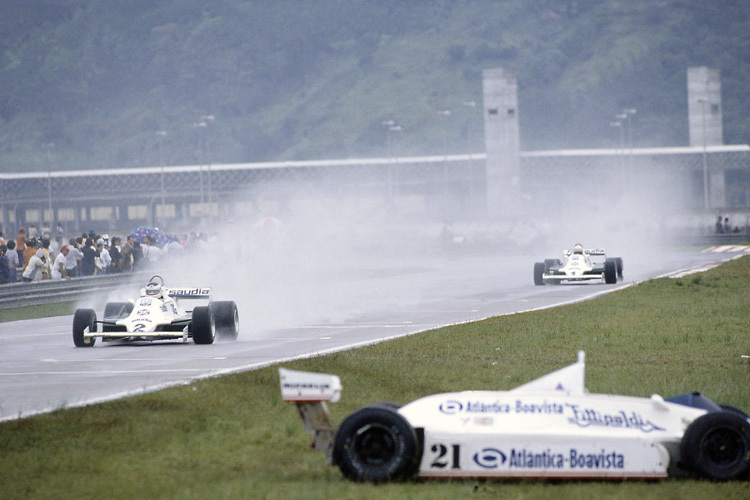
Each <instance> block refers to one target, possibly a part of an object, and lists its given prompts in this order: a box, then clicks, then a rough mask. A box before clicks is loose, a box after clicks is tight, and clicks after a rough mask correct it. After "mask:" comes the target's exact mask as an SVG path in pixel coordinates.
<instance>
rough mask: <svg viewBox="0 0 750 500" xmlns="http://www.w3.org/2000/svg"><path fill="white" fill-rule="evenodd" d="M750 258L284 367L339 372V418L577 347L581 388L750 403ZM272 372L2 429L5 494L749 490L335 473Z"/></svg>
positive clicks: (594, 494) (655, 494)
mask: <svg viewBox="0 0 750 500" xmlns="http://www.w3.org/2000/svg"><path fill="white" fill-rule="evenodd" d="M749 282H750V257H743V258H741V259H737V260H734V261H731V262H728V263H725V264H724V265H722V266H720V267H719V268H716V269H714V270H711V271H708V272H706V273H704V274H701V275H695V276H688V277H685V278H682V279H659V280H651V281H647V282H645V283H642V284H640V285H637V286H634V287H630V288H628V289H624V290H621V291H618V292H615V293H612V294H609V295H606V296H604V297H601V298H598V299H596V300H593V301H589V302H585V303H579V304H574V305H569V306H565V307H561V308H557V309H554V310H545V311H539V312H533V313H523V314H515V315H510V316H503V317H497V318H491V319H488V320H485V321H481V322H476V323H470V324H465V325H460V326H454V327H449V328H441V329H438V330H434V331H430V332H425V333H422V334H419V335H416V336H412V337H408V338H404V339H399V340H395V341H390V342H387V343H383V344H379V345H376V346H371V347H367V348H362V349H358V350H355V351H347V352H341V353H337V354H333V355H329V356H325V357H320V358H312V359H307V360H300V361H296V362H292V363H286V364H285V366H286V367H288V368H293V369H299V370H310V371H320V372H328V373H335V374H338V375H339V376H340V377H341V380H342V383H343V386H344V393H343V397H342V400H341V401H340V402H339V403H336V404H333V405H330V409H331V413H332V415H333V418H334V421H336V422H340V421H341V420H342V419H343V418H344V417H345V416H346V415H347V414H349V413H350V412H351V411H353V410H355V409H356V408H358V407H360V406H363V405H366V404H369V403H372V402H376V401H396V402H407V401H410V400H412V399H415V398H418V397H420V396H424V395H426V394H429V393H434V392H442V391H454V390H463V389H510V388H512V387H514V386H515V385H517V384H520V383H522V382H526V381H529V380H531V379H532V378H534V377H536V376H539V375H542V374H544V373H547V372H548V371H550V370H551V369H553V368H558V367H562V366H565V365H568V364H570V363H572V362H574V361H575V356H576V351H577V350H579V349H584V350H585V351H586V354H587V372H586V386H587V388H588V389H589V390H590V391H592V392H612V393H617V394H631V395H637V396H649V395H651V394H652V393H659V394H662V395H664V396H671V395H675V394H679V393H684V392H688V391H694V390H700V391H702V392H703V393H704V394H706V395H707V396H709V397H710V398H712V399H714V400H715V401H717V402H720V403H728V404H732V405H735V406H738V407H741V408H744V409H746V410H747V409H750V394H749V393H748V387H750V383H749V382H750V363H748V362H747V360H742V359H741V358H740V355H741V354H750V336H749V335H748V333H747V332H749V331H750V314H748V311H750V294H748V293H747V288H748V283H749ZM276 368H277V367H270V368H266V369H261V370H257V371H252V372H246V373H241V374H237V375H232V376H228V377H222V378H217V379H212V380H205V381H201V382H196V383H193V384H190V385H187V386H183V387H177V388H173V389H169V390H165V391H161V392H158V393H152V394H146V395H142V396H138V397H131V398H127V399H123V400H118V401H114V402H109V403H105V404H100V405H94V406H90V407H85V408H75V409H69V410H59V411H56V412H54V413H51V414H46V415H37V416H34V417H30V418H26V419H22V420H16V421H10V422H4V423H1V424H0V492H2V493H0V497H2V498H97V497H101V498H209V497H210V498H268V499H284V500H288V499H297V498H306V499H318V498H319V499H323V498H325V499H329V498H331V499H339V498H351V499H369V498H389V499H391V498H395V499H402V498H403V499H420V498H424V499H436V498H445V499H455V498H504V499H505V498H510V499H515V498H518V499H537V498H538V499H547V498H565V499H568V498H569V499H578V498H580V499H591V498H596V499H602V498H618V499H619V498H622V499H630V498H638V499H639V500H645V499H664V498H675V499H677V498H701V499H702V500H710V499H722V500H728V499H746V498H748V491H749V489H748V483H747V482H730V483H713V482H709V481H700V480H690V479H668V480H664V481H544V480H487V481H483V480H416V481H410V482H405V483H396V484H387V485H378V486H375V485H370V484H356V483H352V482H349V481H347V480H344V479H343V477H342V476H341V474H340V472H339V471H338V469H336V468H333V467H330V466H328V465H327V464H326V461H325V458H324V456H323V455H322V454H321V453H319V452H316V451H313V450H311V449H310V446H309V443H310V442H311V440H312V437H311V436H310V435H308V434H306V433H305V432H304V430H303V428H302V423H301V421H300V420H299V417H298V415H297V411H296V409H295V407H294V406H293V405H292V404H288V403H284V402H282V401H281V398H280V395H279V384H278V375H277V371H276Z"/></svg>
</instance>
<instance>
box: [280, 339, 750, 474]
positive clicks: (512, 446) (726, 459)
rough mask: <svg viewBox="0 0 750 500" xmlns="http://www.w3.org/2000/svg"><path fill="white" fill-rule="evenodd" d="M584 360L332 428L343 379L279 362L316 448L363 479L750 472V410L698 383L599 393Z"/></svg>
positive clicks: (367, 411) (376, 411)
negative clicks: (504, 386) (680, 391)
mask: <svg viewBox="0 0 750 500" xmlns="http://www.w3.org/2000/svg"><path fill="white" fill-rule="evenodd" d="M584 360H585V355H584V353H583V352H582V351H581V352H579V354H578V361H577V362H576V363H574V364H572V365H569V366H567V367H565V368H562V369H559V370H557V371H554V372H552V373H549V374H547V375H545V376H543V377H541V378H538V379H536V380H534V381H532V382H529V383H527V384H524V385H521V386H519V387H516V388H515V389H512V390H510V391H466V392H452V393H445V394H435V395H432V396H427V397H424V398H420V399H417V400H415V401H412V402H411V403H408V404H406V405H404V406H398V405H394V404H392V403H378V404H374V405H371V406H366V407H363V408H360V409H359V410H356V411H355V412H353V413H352V414H350V415H349V416H348V417H347V418H346V419H344V421H343V422H342V423H341V425H340V426H339V428H338V430H335V427H334V425H333V424H332V422H331V418H330V416H329V413H328V408H327V407H326V402H329V401H330V402H336V401H338V400H339V398H340V395H341V381H340V380H339V378H338V377H337V376H335V375H325V374H316V373H307V372H299V371H292V370H286V369H283V368H281V369H279V376H280V383H281V395H282V399H283V400H284V401H292V402H295V403H296V404H297V407H298V409H299V413H300V415H301V417H302V419H303V420H304V424H305V429H306V430H307V431H308V432H311V433H314V434H315V441H314V443H313V447H314V448H316V449H319V450H322V451H324V452H325V453H326V455H327V456H328V459H329V463H330V464H331V465H337V466H338V467H339V468H340V469H341V472H342V473H343V475H344V476H345V477H347V478H349V479H352V480H355V481H372V482H384V481H390V480H397V479H407V478H410V477H414V476H418V477H421V478H432V477H435V478H496V477H514V478H521V477H536V478H575V479H581V478H638V479H654V478H666V477H668V476H688V475H694V476H698V477H705V478H709V479H713V480H730V479H747V478H748V474H749V472H750V419H748V416H747V414H745V413H744V412H743V411H742V410H739V409H737V408H734V407H731V406H726V405H724V406H721V405H717V404H715V403H714V402H712V401H711V400H709V399H708V398H706V397H704V396H702V395H701V394H700V393H692V394H684V395H681V396H676V397H673V398H670V399H663V398H662V397H661V396H659V395H656V394H654V395H653V396H651V397H650V398H641V397H631V396H617V395H609V394H591V393H588V392H587V391H586V390H585V389H584V368H585V365H584Z"/></svg>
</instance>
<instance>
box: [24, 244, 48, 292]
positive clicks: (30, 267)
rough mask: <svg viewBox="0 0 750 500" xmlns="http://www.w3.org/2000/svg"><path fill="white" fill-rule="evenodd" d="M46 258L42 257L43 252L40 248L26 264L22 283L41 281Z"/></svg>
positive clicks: (45, 266)
mask: <svg viewBox="0 0 750 500" xmlns="http://www.w3.org/2000/svg"><path fill="white" fill-rule="evenodd" d="M45 260H46V257H45V256H44V250H42V249H41V248H40V249H38V250H37V251H36V253H35V254H34V255H32V256H31V258H30V259H29V261H28V262H27V263H26V269H25V270H24V271H23V276H22V279H23V281H25V282H27V283H29V282H31V281H41V280H42V279H43V275H44V270H45V269H46V268H47V263H46V262H45Z"/></svg>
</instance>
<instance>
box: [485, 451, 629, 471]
mask: <svg viewBox="0 0 750 500" xmlns="http://www.w3.org/2000/svg"><path fill="white" fill-rule="evenodd" d="M472 460H473V461H474V463H475V464H477V465H478V466H480V467H482V468H484V469H497V468H498V467H501V466H506V462H507V468H509V469H564V468H568V469H590V470H606V469H624V468H625V456H624V455H623V454H622V453H618V452H617V451H608V450H605V449H603V448H602V449H601V451H599V452H598V453H584V452H581V451H580V450H577V449H575V448H570V449H569V450H568V451H567V452H559V451H552V450H551V449H550V448H547V449H546V450H542V451H537V450H529V449H526V448H521V449H516V448H511V449H510V451H509V452H504V451H502V450H499V449H497V448H483V449H481V450H480V451H478V452H477V453H475V454H474V456H473V457H472Z"/></svg>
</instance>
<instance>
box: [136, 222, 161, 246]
mask: <svg viewBox="0 0 750 500" xmlns="http://www.w3.org/2000/svg"><path fill="white" fill-rule="evenodd" d="M130 234H132V235H133V236H135V239H136V241H138V242H140V243H141V244H142V245H145V244H146V236H148V237H150V238H151V239H152V240H154V243H156V245H157V246H158V247H159V248H161V247H163V246H164V245H166V244H167V234H166V233H164V232H163V231H160V230H158V229H156V228H155V227H145V226H144V227H137V228H135V229H133V230H132V231H131V232H130Z"/></svg>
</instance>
